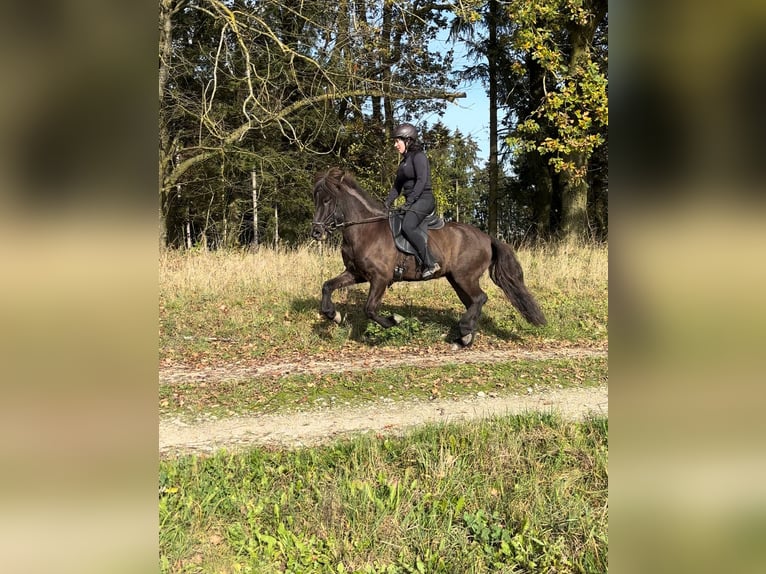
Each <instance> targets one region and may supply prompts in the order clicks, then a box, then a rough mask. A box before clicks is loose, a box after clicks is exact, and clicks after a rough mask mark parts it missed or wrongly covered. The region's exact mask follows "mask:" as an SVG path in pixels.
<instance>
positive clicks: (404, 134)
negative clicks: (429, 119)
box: [393, 124, 418, 141]
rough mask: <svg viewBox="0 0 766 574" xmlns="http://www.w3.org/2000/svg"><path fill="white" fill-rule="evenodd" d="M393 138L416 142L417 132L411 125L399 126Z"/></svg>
mask: <svg viewBox="0 0 766 574" xmlns="http://www.w3.org/2000/svg"><path fill="white" fill-rule="evenodd" d="M393 138H394V139H396V138H402V139H403V140H407V139H411V140H412V141H417V139H418V130H417V128H416V127H415V126H413V125H412V124H401V125H399V126H397V128H396V129H395V130H394V135H393Z"/></svg>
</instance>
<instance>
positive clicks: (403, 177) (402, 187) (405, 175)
mask: <svg viewBox="0 0 766 574" xmlns="http://www.w3.org/2000/svg"><path fill="white" fill-rule="evenodd" d="M393 138H394V145H395V146H396V149H397V151H398V152H399V153H400V154H401V155H402V160H401V161H400V162H399V168H398V169H397V170H396V179H395V180H394V187H392V188H391V191H390V192H389V194H388V197H387V198H386V202H385V203H386V207H387V208H390V207H391V204H392V203H393V202H394V200H395V199H396V198H397V197H399V195H401V194H404V197H405V199H406V201H405V204H404V209H405V210H406V211H405V213H404V220H403V222H402V234H403V235H404V236H405V237H406V238H407V239H408V240H409V241H410V243H411V244H412V246H413V247H414V248H415V251H417V252H418V255H417V258H418V261H419V263H420V264H421V266H422V269H423V272H422V274H421V277H422V278H423V279H429V278H431V277H433V276H434V274H435V273H437V272H438V271H439V270H440V269H441V267H440V266H439V264H438V263H437V262H436V261H435V260H434V258H433V256H432V255H431V252H430V251H429V249H428V244H427V241H426V239H425V238H424V237H423V236H422V235H421V234H419V233H417V232H416V230H417V228H418V226H419V225H420V223H421V222H422V221H423V219H425V217H426V216H427V215H429V214H430V213H431V212H433V210H434V206H435V204H434V194H433V189H432V188H431V166H430V164H429V162H428V158H427V157H426V154H425V153H424V152H423V146H422V145H421V144H420V143H419V142H418V130H417V129H416V128H415V126H413V125H412V124H407V123H405V124H401V125H400V126H398V127H397V128H396V129H395V130H394V134H393Z"/></svg>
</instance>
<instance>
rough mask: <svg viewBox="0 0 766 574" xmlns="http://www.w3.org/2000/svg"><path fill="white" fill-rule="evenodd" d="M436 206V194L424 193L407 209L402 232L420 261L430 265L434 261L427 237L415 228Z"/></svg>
mask: <svg viewBox="0 0 766 574" xmlns="http://www.w3.org/2000/svg"><path fill="white" fill-rule="evenodd" d="M434 207H435V204H434V196H433V195H431V194H430V193H429V194H425V193H424V194H423V195H421V196H420V198H419V199H418V200H417V201H416V202H415V203H413V204H412V205H411V206H410V207H409V209H408V210H407V211H405V213H404V220H403V221H402V234H403V235H404V236H405V237H406V238H407V239H408V240H409V242H410V243H411V244H412V246H413V247H414V248H415V251H417V252H418V259H420V262H421V263H423V264H424V265H426V266H429V267H430V266H431V265H433V263H434V261H433V257H431V253H430V252H429V250H428V245H427V244H426V239H425V237H423V236H422V235H421V234H419V233H415V230H416V229H417V228H418V226H419V225H420V224H421V223H422V221H423V219H425V217H426V216H427V215H429V214H430V213H431V212H432V211H433V210H434Z"/></svg>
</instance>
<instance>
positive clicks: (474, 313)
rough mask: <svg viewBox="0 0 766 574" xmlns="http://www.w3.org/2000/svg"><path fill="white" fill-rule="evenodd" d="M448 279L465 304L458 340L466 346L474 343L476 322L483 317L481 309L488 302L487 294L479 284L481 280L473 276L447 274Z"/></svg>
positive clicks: (459, 324)
mask: <svg viewBox="0 0 766 574" xmlns="http://www.w3.org/2000/svg"><path fill="white" fill-rule="evenodd" d="M447 281H449V283H450V285H452V288H453V289H454V290H455V293H457V296H458V297H460V301H462V302H463V305H465V309H466V311H465V313H464V314H463V316H462V317H461V318H460V322H459V323H458V332H459V333H460V337H459V339H458V341H459V342H460V344H462V345H463V346H464V347H468V346H470V345H471V343H473V338H474V333H475V332H476V324H477V323H478V322H479V317H481V309H482V307H484V303H486V302H487V294H486V293H485V292H484V291H482V289H481V287H480V286H479V280H478V279H476V278H472V279H469V280H466V279H460V280H458V279H456V278H455V276H454V275H452V274H449V275H447Z"/></svg>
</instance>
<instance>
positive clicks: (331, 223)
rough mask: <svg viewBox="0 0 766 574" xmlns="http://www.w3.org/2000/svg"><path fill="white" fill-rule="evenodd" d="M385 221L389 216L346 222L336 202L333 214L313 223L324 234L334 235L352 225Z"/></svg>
mask: <svg viewBox="0 0 766 574" xmlns="http://www.w3.org/2000/svg"><path fill="white" fill-rule="evenodd" d="M384 219H388V214H385V215H376V216H374V217H368V218H365V219H360V220H357V221H344V217H343V214H342V213H340V212H339V211H338V203H337V201H336V202H335V209H334V210H333V212H332V213H329V214H328V215H327V217H325V218H324V219H323V220H321V221H317V220H316V219H315V220H313V221H312V222H311V224H312V226H314V227H316V228H318V229H319V231H320V232H322V233H328V234H332V232H333V231H335V230H336V229H341V228H343V227H349V226H351V225H360V224H362V223H373V222H375V221H383V220H384Z"/></svg>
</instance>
